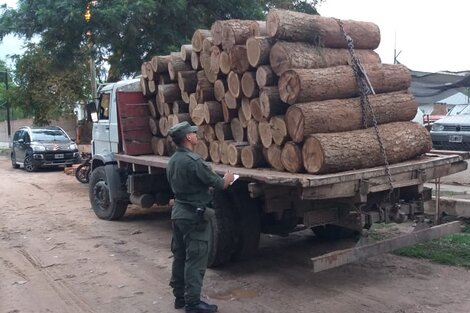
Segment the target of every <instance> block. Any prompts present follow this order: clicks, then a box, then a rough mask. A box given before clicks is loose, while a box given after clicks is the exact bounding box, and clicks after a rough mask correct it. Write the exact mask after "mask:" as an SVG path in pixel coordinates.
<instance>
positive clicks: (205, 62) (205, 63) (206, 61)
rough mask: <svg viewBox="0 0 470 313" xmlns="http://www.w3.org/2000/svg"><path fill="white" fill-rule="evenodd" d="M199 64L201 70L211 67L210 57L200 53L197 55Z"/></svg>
mask: <svg viewBox="0 0 470 313" xmlns="http://www.w3.org/2000/svg"><path fill="white" fill-rule="evenodd" d="M199 62H200V63H201V68H202V69H203V70H204V69H207V70H208V69H209V68H210V66H211V55H210V54H207V53H204V52H201V53H200V54H199ZM206 79H207V78H206Z"/></svg>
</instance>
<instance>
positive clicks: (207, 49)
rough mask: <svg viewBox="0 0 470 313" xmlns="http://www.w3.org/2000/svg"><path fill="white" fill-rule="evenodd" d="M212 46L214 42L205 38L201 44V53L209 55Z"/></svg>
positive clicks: (210, 38) (209, 38)
mask: <svg viewBox="0 0 470 313" xmlns="http://www.w3.org/2000/svg"><path fill="white" fill-rule="evenodd" d="M213 46H214V42H213V40H212V37H207V38H205V39H204V41H203V42H202V53H205V54H211V48H212V47H213ZM216 47H217V46H216ZM217 48H218V47H217Z"/></svg>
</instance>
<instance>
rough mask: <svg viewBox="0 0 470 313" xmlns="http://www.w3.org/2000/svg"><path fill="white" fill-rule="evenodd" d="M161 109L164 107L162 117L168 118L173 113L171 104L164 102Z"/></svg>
mask: <svg viewBox="0 0 470 313" xmlns="http://www.w3.org/2000/svg"><path fill="white" fill-rule="evenodd" d="M161 107H162V113H163V114H162V115H163V116H166V117H168V116H169V115H170V114H171V113H172V112H171V106H170V104H169V103H166V102H164V103H162V104H161Z"/></svg>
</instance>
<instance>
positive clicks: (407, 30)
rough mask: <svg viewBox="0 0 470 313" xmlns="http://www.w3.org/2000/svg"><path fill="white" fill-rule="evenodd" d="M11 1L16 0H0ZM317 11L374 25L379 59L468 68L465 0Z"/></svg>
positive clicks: (395, 1)
mask: <svg viewBox="0 0 470 313" xmlns="http://www.w3.org/2000/svg"><path fill="white" fill-rule="evenodd" d="M4 3H7V4H8V5H9V6H14V5H15V3H16V0H0V4H4ZM317 9H318V11H319V12H320V14H321V15H323V16H331V17H336V18H341V19H351V20H358V21H367V22H373V23H375V24H377V25H378V26H379V28H380V32H381V43H380V46H379V48H378V49H377V50H376V52H377V53H379V55H380V57H381V59H382V62H383V63H393V56H394V47H395V41H396V51H397V54H398V53H399V52H400V51H401V52H400V54H399V56H398V61H399V62H400V63H402V64H404V65H406V66H407V67H408V68H410V69H412V70H416V71H425V72H437V71H444V70H448V71H454V72H458V71H466V70H470V56H469V55H470V53H469V51H470V40H468V39H467V37H469V36H468V35H467V34H466V32H468V30H467V29H468V27H467V25H468V23H466V22H465V21H467V20H468V19H469V18H468V15H469V14H470V1H467V0H446V1H442V0H441V1H437V0H325V1H324V3H322V4H320V5H319V6H318V8H317ZM21 46H22V41H21V40H20V39H18V38H16V37H13V36H7V37H5V38H4V40H3V42H2V43H0V59H3V60H5V58H6V55H8V54H10V55H11V54H18V53H21Z"/></svg>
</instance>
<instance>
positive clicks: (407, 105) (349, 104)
mask: <svg viewBox="0 0 470 313" xmlns="http://www.w3.org/2000/svg"><path fill="white" fill-rule="evenodd" d="M369 103H370V105H371V108H372V110H373V112H374V113H375V117H376V120H377V123H378V124H385V123H390V122H400V121H402V122H404V121H410V120H412V119H413V118H414V116H415V115H416V109H417V103H416V100H415V98H414V96H413V95H412V94H409V93H406V92H392V93H384V94H377V95H370V96H369ZM331 112H334V114H331ZM285 119H286V124H287V131H288V133H289V136H290V137H291V138H292V140H293V141H294V142H301V141H303V139H304V138H305V136H308V135H310V134H315V133H335V132H344V131H350V130H356V129H361V128H364V126H363V113H362V106H361V100H360V98H351V99H333V100H325V101H317V102H306V103H298V104H295V105H293V106H291V107H290V108H289V109H288V110H287V113H286V118H285ZM366 122H367V125H369V127H371V126H372V125H373V120H372V116H370V115H369V114H367V115H366Z"/></svg>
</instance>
